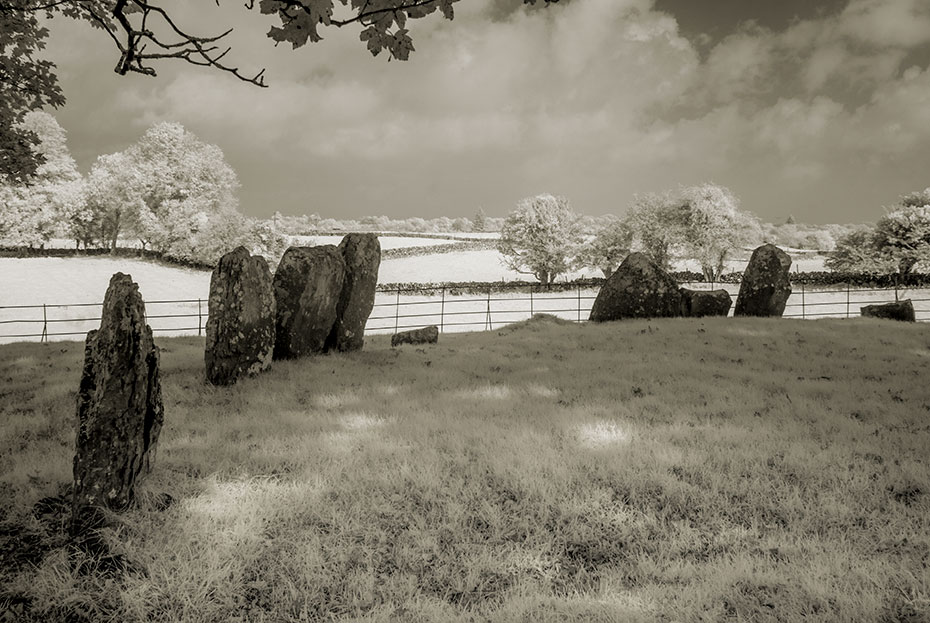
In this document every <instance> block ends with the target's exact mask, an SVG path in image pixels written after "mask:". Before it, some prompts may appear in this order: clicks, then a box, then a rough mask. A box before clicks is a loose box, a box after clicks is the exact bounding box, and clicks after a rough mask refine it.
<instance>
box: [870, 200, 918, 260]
mask: <svg viewBox="0 0 930 623" xmlns="http://www.w3.org/2000/svg"><path fill="white" fill-rule="evenodd" d="M915 203H916V202H915ZM875 246H876V247H877V248H878V249H879V251H880V253H881V255H882V257H884V258H886V259H887V260H891V261H893V262H894V263H895V265H896V266H897V270H898V272H900V273H901V274H902V275H906V274H908V273H910V272H912V271H913V270H914V267H915V266H916V265H917V264H919V263H923V262H930V201H928V203H927V204H925V205H913V204H912V205H902V206H900V207H898V208H896V209H894V210H892V211H890V212H888V213H887V214H885V215H884V216H882V217H881V218H880V219H878V222H877V223H876V224H875Z"/></svg>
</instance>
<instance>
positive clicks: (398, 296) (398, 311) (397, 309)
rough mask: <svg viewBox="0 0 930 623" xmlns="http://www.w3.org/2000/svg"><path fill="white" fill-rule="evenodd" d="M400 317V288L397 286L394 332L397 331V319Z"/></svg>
mask: <svg viewBox="0 0 930 623" xmlns="http://www.w3.org/2000/svg"><path fill="white" fill-rule="evenodd" d="M399 318H400V288H397V296H396V297H395V299H394V333H397V321H398V319H399Z"/></svg>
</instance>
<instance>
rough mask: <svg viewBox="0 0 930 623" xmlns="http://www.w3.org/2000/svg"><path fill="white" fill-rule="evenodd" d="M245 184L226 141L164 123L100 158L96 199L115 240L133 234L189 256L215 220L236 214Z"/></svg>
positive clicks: (93, 179) (91, 193) (93, 177)
mask: <svg viewBox="0 0 930 623" xmlns="http://www.w3.org/2000/svg"><path fill="white" fill-rule="evenodd" d="M238 186H239V181H238V178H237V176H236V173H235V171H233V170H232V168H231V167H230V166H229V165H228V164H227V163H226V160H225V157H224V156H223V152H222V151H221V150H220V149H219V148H218V147H216V146H215V145H208V144H206V143H203V142H201V141H200V140H198V139H197V137H195V136H194V135H193V134H191V133H190V132H188V131H187V130H185V129H184V128H183V127H182V126H181V125H180V124H177V123H165V122H163V123H158V124H156V125H154V126H152V127H151V128H149V130H148V131H147V132H146V133H145V135H143V137H142V138H141V139H140V140H139V142H138V143H136V144H134V145H132V146H130V147H129V148H128V149H126V150H125V151H123V152H119V153H116V154H110V155H105V156H101V157H99V158H98V159H97V162H96V163H95V164H94V167H93V169H92V170H91V173H90V175H89V179H88V206H89V208H90V209H91V211H92V212H93V213H94V219H93V220H94V222H96V223H98V224H99V227H100V231H101V232H102V234H103V235H104V236H105V237H106V239H107V240H109V241H110V245H111V247H115V246H116V241H117V239H118V237H119V236H120V235H123V234H127V233H131V234H132V235H135V236H137V237H138V238H139V239H140V240H141V241H142V242H143V247H148V248H151V249H153V250H155V251H160V252H162V253H167V254H171V255H179V256H185V255H188V254H189V247H190V246H191V245H192V244H193V243H194V240H195V239H197V238H198V237H200V236H199V235H198V234H199V232H201V231H202V230H209V229H210V228H211V227H212V226H208V222H209V221H210V220H211V219H228V218H229V214H230V212H229V211H228V210H229V209H232V210H233V211H234V209H235V207H236V204H237V199H236V196H235V191H236V189H237V188H238Z"/></svg>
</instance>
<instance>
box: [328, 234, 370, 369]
mask: <svg viewBox="0 0 930 623" xmlns="http://www.w3.org/2000/svg"><path fill="white" fill-rule="evenodd" d="M339 250H340V251H342V257H343V259H344V260H345V263H346V278H345V282H344V283H343V285H342V294H341V295H340V297H339V304H338V305H337V306H336V323H335V324H334V325H333V330H332V333H330V335H329V339H328V340H327V341H326V350H338V351H342V352H346V351H351V350H360V349H361V348H362V345H363V344H364V342H365V339H364V338H365V335H364V334H365V323H366V322H368V316H369V314H371V310H372V308H373V307H374V305H375V286H376V285H378V267H379V266H380V265H381V243H380V242H378V236H376V235H375V234H347V235H346V236H345V237H344V238H343V239H342V242H341V243H339Z"/></svg>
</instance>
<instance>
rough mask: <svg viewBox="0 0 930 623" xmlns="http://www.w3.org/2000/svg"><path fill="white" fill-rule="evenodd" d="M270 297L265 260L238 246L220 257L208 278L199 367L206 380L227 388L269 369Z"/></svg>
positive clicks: (272, 303)
mask: <svg viewBox="0 0 930 623" xmlns="http://www.w3.org/2000/svg"><path fill="white" fill-rule="evenodd" d="M274 310H275V304H274V293H273V291H272V288H271V272H270V271H269V270H268V262H266V261H265V258H263V257H261V256H259V255H256V256H254V257H253V256H251V255H249V252H248V251H247V250H246V248H245V247H239V248H238V249H236V250H234V251H230V252H229V253H227V254H226V255H224V256H223V257H222V258H220V262H219V265H217V267H216V268H215V269H214V270H213V275H212V276H211V277H210V303H209V314H210V315H209V317H208V318H207V345H206V350H205V351H204V363H205V364H206V368H207V380H208V381H209V382H210V383H213V384H214V385H232V384H233V383H235V382H236V381H238V380H239V378H241V377H242V376H244V375H249V376H251V375H255V374H258V373H259V372H261V371H262V370H265V369H267V368H268V367H269V366H270V365H271V355H272V351H273V350H274Z"/></svg>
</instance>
